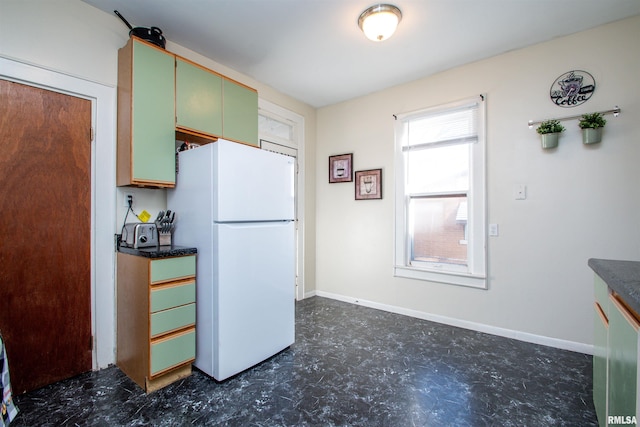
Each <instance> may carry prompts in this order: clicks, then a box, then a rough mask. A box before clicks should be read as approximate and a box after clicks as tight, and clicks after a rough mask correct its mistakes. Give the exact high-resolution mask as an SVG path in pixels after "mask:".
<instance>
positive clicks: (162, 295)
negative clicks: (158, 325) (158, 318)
mask: <svg viewBox="0 0 640 427" xmlns="http://www.w3.org/2000/svg"><path fill="white" fill-rule="evenodd" d="M195 301H196V282H195V281H191V282H185V283H183V284H180V285H172V286H163V287H156V288H155V289H151V310H150V311H151V313H155V312H156V311H161V310H166V309H168V308H173V307H178V306H180V305H185V304H190V303H192V302H195Z"/></svg>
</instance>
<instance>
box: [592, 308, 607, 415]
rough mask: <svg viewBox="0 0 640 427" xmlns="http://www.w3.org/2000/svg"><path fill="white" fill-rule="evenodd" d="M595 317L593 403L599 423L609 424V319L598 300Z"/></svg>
mask: <svg viewBox="0 0 640 427" xmlns="http://www.w3.org/2000/svg"><path fill="white" fill-rule="evenodd" d="M594 309H595V314H594V317H593V332H594V341H593V404H594V406H595V408H596V415H597V416H598V425H599V426H600V427H606V425H607V369H608V368H607V342H608V341H607V340H608V335H609V321H608V319H607V317H606V316H605V314H604V311H603V310H602V308H601V307H600V304H598V303H597V302H596V303H595V304H594Z"/></svg>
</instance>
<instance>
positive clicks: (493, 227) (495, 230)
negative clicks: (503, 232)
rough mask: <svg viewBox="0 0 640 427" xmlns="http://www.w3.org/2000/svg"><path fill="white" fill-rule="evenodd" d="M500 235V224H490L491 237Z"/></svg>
mask: <svg viewBox="0 0 640 427" xmlns="http://www.w3.org/2000/svg"><path fill="white" fill-rule="evenodd" d="M497 235H498V224H489V236H497Z"/></svg>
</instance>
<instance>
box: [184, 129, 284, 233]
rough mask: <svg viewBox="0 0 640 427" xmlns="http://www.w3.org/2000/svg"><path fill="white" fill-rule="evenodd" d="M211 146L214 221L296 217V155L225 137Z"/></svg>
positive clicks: (267, 219) (266, 219)
mask: <svg viewBox="0 0 640 427" xmlns="http://www.w3.org/2000/svg"><path fill="white" fill-rule="evenodd" d="M210 145H212V149H213V150H214V152H213V156H214V165H215V166H214V167H215V170H214V171H213V175H214V178H213V179H214V183H213V184H214V185H213V188H214V191H215V192H216V195H215V197H214V201H215V202H214V213H213V215H214V221H216V222H237V221H269V220H283V219H285V220H289V219H293V218H294V197H295V194H294V167H295V159H294V158H293V157H289V156H285V155H282V154H278V153H273V152H270V151H265V150H260V149H257V148H255V147H248V146H246V145H242V144H238V143H235V142H229V141H225V140H218V142H216V143H214V144H210ZM201 148H206V147H201ZM198 150H200V148H198V149H196V150H193V151H198Z"/></svg>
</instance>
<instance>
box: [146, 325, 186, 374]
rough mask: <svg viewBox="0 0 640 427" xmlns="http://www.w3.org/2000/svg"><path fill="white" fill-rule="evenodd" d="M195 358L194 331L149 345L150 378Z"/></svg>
mask: <svg viewBox="0 0 640 427" xmlns="http://www.w3.org/2000/svg"><path fill="white" fill-rule="evenodd" d="M195 357H196V331H195V329H191V330H189V331H186V332H183V333H181V334H178V335H174V336H172V337H171V338H167V339H162V340H159V341H157V342H152V343H151V376H154V375H156V374H158V373H161V372H162V371H164V370H166V369H169V368H172V367H174V366H178V365H180V364H183V363H185V362H188V361H192V360H193V359H195Z"/></svg>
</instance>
